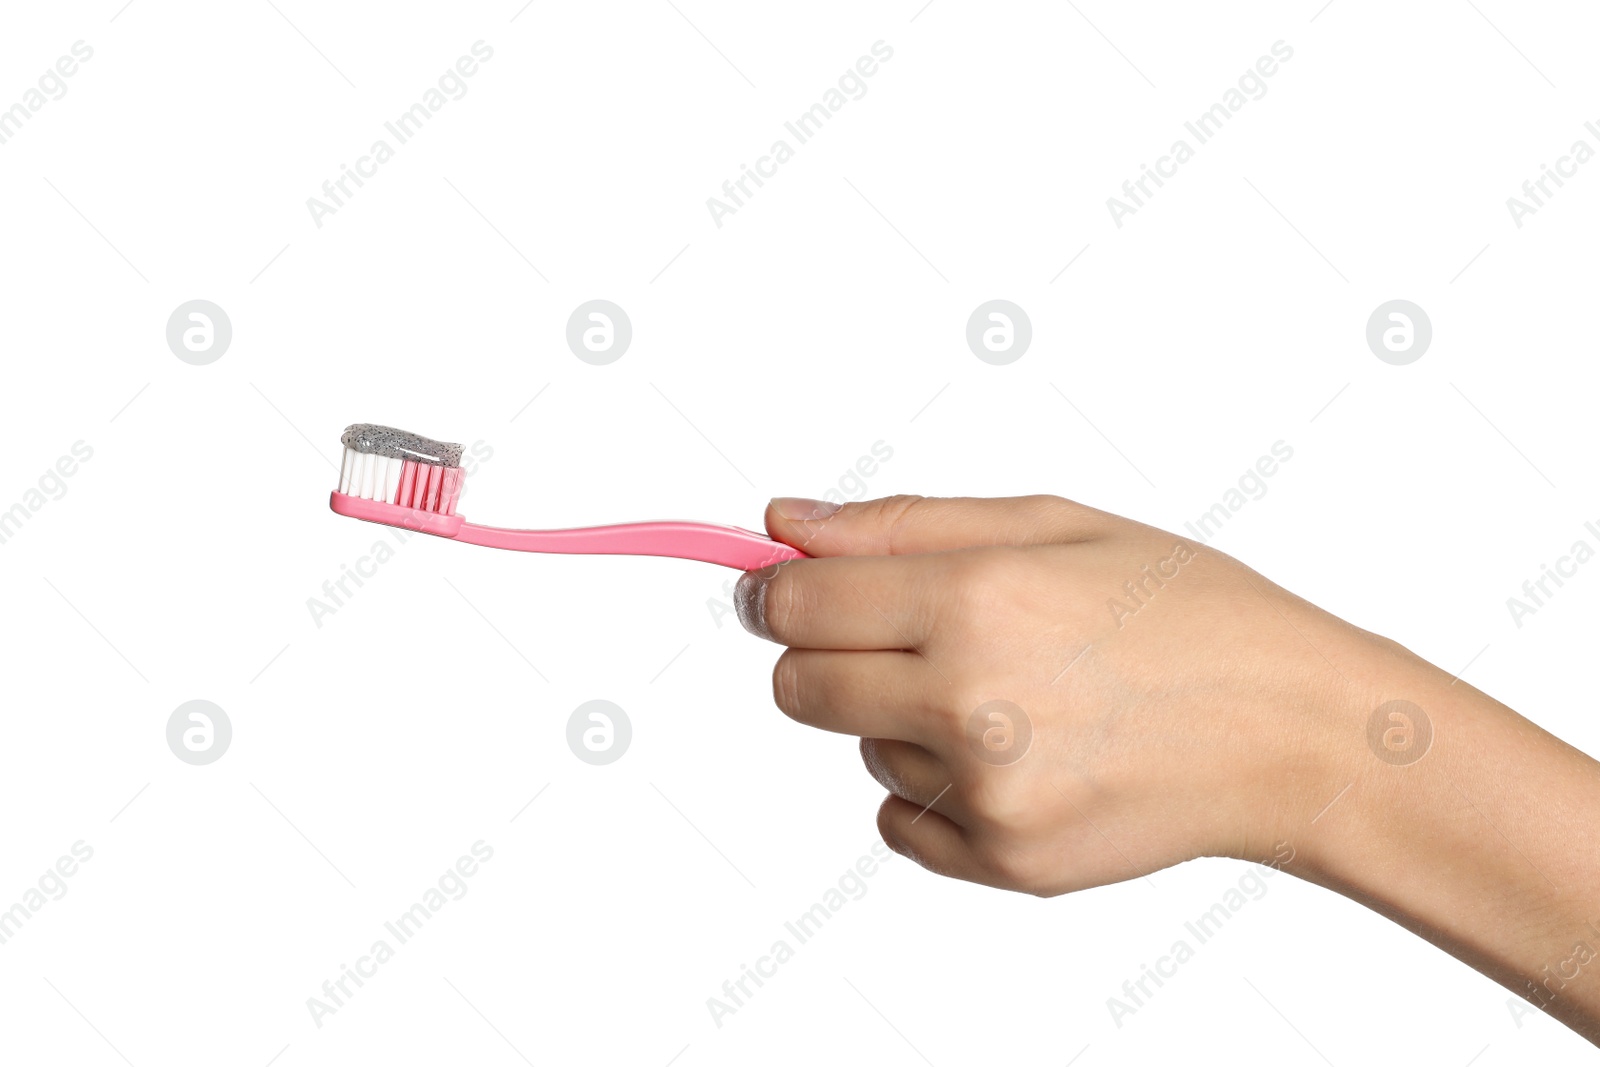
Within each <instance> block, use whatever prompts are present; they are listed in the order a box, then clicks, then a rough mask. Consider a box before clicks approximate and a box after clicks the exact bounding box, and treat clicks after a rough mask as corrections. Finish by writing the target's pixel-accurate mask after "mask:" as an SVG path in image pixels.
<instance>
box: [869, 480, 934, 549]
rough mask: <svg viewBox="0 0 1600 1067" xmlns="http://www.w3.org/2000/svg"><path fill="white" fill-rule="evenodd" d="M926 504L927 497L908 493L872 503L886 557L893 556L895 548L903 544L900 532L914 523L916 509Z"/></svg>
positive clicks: (903, 539)
mask: <svg viewBox="0 0 1600 1067" xmlns="http://www.w3.org/2000/svg"><path fill="white" fill-rule="evenodd" d="M927 503H928V498H927V497H923V496H916V495H914V494H909V493H902V494H900V495H898V496H886V497H884V498H883V499H881V500H875V501H873V506H874V507H876V508H877V512H878V514H877V518H878V524H879V526H880V527H881V528H882V530H883V539H884V548H885V550H886V553H887V554H888V555H891V556H892V555H894V554H895V552H896V547H895V546H896V545H899V544H903V543H904V541H905V538H904V536H903V535H902V534H901V531H902V530H903V529H904V528H905V527H906V526H907V525H908V524H909V523H911V522H913V521H915V517H916V513H917V511H918V509H921V508H923V507H925V506H926V505H927Z"/></svg>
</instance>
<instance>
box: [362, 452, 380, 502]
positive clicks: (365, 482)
mask: <svg viewBox="0 0 1600 1067" xmlns="http://www.w3.org/2000/svg"><path fill="white" fill-rule="evenodd" d="M381 462H383V457H382V456H374V455H371V454H363V455H362V457H361V489H360V490H359V491H358V492H357V493H356V495H357V496H359V497H360V498H361V499H363V500H371V499H372V479H373V478H374V477H375V476H376V475H377V473H378V464H379V463H381Z"/></svg>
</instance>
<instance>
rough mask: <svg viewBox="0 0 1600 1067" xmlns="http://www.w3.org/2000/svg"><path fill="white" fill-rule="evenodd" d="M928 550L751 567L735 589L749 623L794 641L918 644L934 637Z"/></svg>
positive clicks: (870, 646) (756, 630) (842, 645)
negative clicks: (771, 567) (769, 567)
mask: <svg viewBox="0 0 1600 1067" xmlns="http://www.w3.org/2000/svg"><path fill="white" fill-rule="evenodd" d="M929 569H930V567H929V561H928V557H927V556H834V557H829V558H826V559H801V560H793V561H791V562H788V563H784V564H782V565H780V566H779V567H778V568H777V573H776V574H772V575H769V574H768V572H760V573H757V572H753V571H752V572H747V573H746V574H745V575H744V576H743V577H741V578H740V579H739V584H738V585H737V586H736V587H735V589H734V607H735V608H737V609H738V613H739V621H740V622H741V623H743V624H744V628H745V629H747V630H749V631H750V632H751V633H753V634H755V635H756V636H758V637H765V638H766V639H767V640H769V641H775V642H777V643H778V644H780V645H788V646H789V647H790V648H832V649H854V650H861V651H873V650H892V649H904V650H907V651H911V650H914V649H916V648H917V647H918V646H919V645H921V644H922V642H924V641H925V640H927V638H928V632H929V628H930V622H931V618H932V615H933V612H932V611H931V610H930V605H929V603H928V601H929V599H930V597H931V588H932V587H931V584H930V583H929V581H928V571H929Z"/></svg>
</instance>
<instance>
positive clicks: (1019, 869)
mask: <svg viewBox="0 0 1600 1067" xmlns="http://www.w3.org/2000/svg"><path fill="white" fill-rule="evenodd" d="M983 862H984V866H985V867H986V868H988V870H989V873H990V874H992V875H994V877H995V880H996V881H998V882H1000V884H1001V885H1003V886H1005V887H1006V888H1008V889H1015V890H1017V891H1018V892H1022V893H1031V894H1033V895H1034V896H1051V895H1052V894H1053V892H1054V890H1053V889H1052V887H1051V879H1050V877H1049V870H1048V868H1047V867H1046V865H1045V864H1044V862H1043V861H1042V860H1041V859H1040V857H1039V855H1038V853H1036V852H1034V851H1031V850H1026V849H1021V848H1016V847H1013V846H1011V845H1007V844H1003V843H998V842H997V843H994V844H991V845H990V846H988V848H986V849H985V851H984V856H983Z"/></svg>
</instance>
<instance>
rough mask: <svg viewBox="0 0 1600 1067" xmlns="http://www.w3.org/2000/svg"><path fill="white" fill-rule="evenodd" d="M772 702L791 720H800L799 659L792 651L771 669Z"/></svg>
mask: <svg viewBox="0 0 1600 1067" xmlns="http://www.w3.org/2000/svg"><path fill="white" fill-rule="evenodd" d="M772 702H773V703H774V704H776V705H777V706H778V710H779V711H781V712H783V713H784V714H785V715H787V716H789V718H791V719H796V720H798V719H799V718H800V707H801V705H800V658H799V657H798V656H796V655H795V652H794V650H793V649H790V650H788V651H787V652H785V653H784V654H783V655H781V656H779V657H778V662H777V664H776V665H775V666H774V667H773V668H772Z"/></svg>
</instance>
